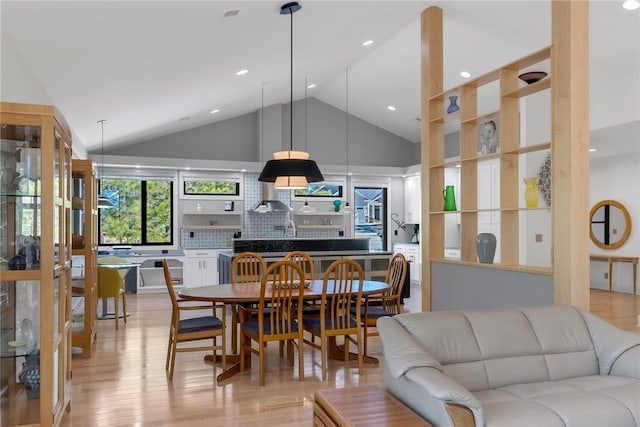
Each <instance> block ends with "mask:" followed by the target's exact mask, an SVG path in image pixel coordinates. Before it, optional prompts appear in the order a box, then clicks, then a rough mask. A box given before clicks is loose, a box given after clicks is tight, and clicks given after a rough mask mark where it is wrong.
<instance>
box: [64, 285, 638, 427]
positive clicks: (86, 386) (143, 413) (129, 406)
mask: <svg viewBox="0 0 640 427" xmlns="http://www.w3.org/2000/svg"><path fill="white" fill-rule="evenodd" d="M591 305H592V312H593V313H594V314H596V315H598V316H600V317H602V318H604V319H606V320H609V321H610V322H611V323H613V324H614V325H616V326H619V327H621V328H623V329H627V330H631V331H636V332H640V328H637V327H636V326H635V325H636V321H637V316H638V315H639V314H640V296H633V295H629V294H620V293H615V292H612V293H609V292H605V291H596V290H594V291H592V293H591ZM127 308H128V310H129V312H130V314H131V316H130V317H129V319H128V323H127V325H126V326H123V325H122V324H121V327H120V330H119V331H116V330H115V328H114V324H113V320H100V321H98V340H97V342H96V344H95V352H94V356H93V357H92V358H90V359H86V358H84V357H82V356H77V357H74V358H73V386H72V392H73V395H72V405H71V412H70V413H69V414H67V416H66V417H65V419H64V420H63V424H62V425H63V426H65V427H68V426H74V427H80V426H87V427H97V426H99V427H102V426H123V427H124V426H128V427H129V426H136V427H155V426H176V427H180V426H188V427H198V426H208V427H209V426H237V425H240V426H241V425H247V426H249V425H255V426H257V425H260V426H282V425H292V426H295V425H300V426H310V425H311V424H312V412H313V393H314V391H315V390H318V389H322V388H336V387H348V386H357V385H364V384H382V382H383V375H382V368H381V367H379V366H377V365H366V366H365V373H364V375H362V376H359V375H358V369H357V363H355V362H350V363H347V364H345V363H344V362H337V361H330V363H329V371H328V381H327V382H326V383H323V382H322V381H321V379H320V378H321V369H320V365H319V363H320V353H319V351H316V350H313V349H311V348H309V347H307V346H305V348H304V351H305V381H304V382H300V381H298V380H297V366H296V367H294V369H291V368H289V367H288V366H287V363H286V358H280V357H279V356H278V346H277V344H275V343H272V344H271V345H270V346H269V353H268V356H267V361H268V368H267V385H266V386H265V387H260V386H259V382H258V362H257V358H255V357H254V359H253V361H254V363H253V369H252V371H251V372H246V373H242V374H239V375H237V376H235V377H233V378H232V379H231V380H229V381H227V382H226V383H224V384H223V385H217V384H216V383H215V380H214V372H212V371H213V370H214V369H215V374H216V375H217V373H219V372H220V368H219V367H215V368H214V367H212V366H210V365H206V364H204V363H203V361H202V356H203V354H204V353H196V352H194V353H181V354H178V356H177V361H176V371H175V374H174V380H173V382H168V381H167V380H166V377H165V371H164V364H165V356H166V349H167V340H168V324H169V320H170V319H169V317H170V313H171V310H170V303H169V298H168V297H167V296H166V295H141V296H135V295H128V296H127ZM229 335H230V334H229ZM369 350H370V351H369V352H370V354H371V355H373V356H376V357H381V356H382V347H381V344H380V341H379V339H378V338H377V337H375V338H372V339H371V341H370V345H369ZM296 360H297V358H296Z"/></svg>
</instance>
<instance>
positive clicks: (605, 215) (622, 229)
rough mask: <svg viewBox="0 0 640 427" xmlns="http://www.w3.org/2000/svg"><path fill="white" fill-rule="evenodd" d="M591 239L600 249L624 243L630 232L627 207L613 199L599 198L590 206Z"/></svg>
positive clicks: (615, 246) (611, 247) (614, 247)
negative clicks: (599, 199)
mask: <svg viewBox="0 0 640 427" xmlns="http://www.w3.org/2000/svg"><path fill="white" fill-rule="evenodd" d="M590 216H591V241H592V242H593V243H595V245H596V246H598V247H599V248H602V249H616V248H619V247H620V246H622V245H624V243H625V242H626V241H627V239H628V238H629V234H630V233H631V217H630V216H629V212H628V211H627V208H625V207H624V205H623V204H622V203H620V202H616V201H615V200H601V201H599V202H598V203H596V204H595V205H594V206H593V207H592V208H591V214H590Z"/></svg>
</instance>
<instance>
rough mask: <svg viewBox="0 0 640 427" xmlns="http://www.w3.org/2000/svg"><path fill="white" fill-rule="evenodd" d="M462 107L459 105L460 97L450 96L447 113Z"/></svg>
mask: <svg viewBox="0 0 640 427" xmlns="http://www.w3.org/2000/svg"><path fill="white" fill-rule="evenodd" d="M459 109H460V107H459V106H458V97H457V96H456V95H454V96H450V97H449V107H447V114H451V113H453V112H455V111H458V110H459Z"/></svg>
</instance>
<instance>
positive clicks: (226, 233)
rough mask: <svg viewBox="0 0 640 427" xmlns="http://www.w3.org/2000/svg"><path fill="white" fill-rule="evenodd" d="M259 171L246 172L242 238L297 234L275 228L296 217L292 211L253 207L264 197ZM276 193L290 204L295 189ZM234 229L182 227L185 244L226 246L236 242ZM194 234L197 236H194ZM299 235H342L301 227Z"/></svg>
mask: <svg viewBox="0 0 640 427" xmlns="http://www.w3.org/2000/svg"><path fill="white" fill-rule="evenodd" d="M258 176H259V174H257V173H246V174H244V207H245V211H244V214H243V217H244V218H243V223H244V226H243V227H242V238H267V239H269V238H274V239H282V238H287V237H289V238H290V237H292V236H293V230H292V229H290V228H289V229H287V230H286V231H285V230H274V226H276V225H282V226H287V225H288V224H289V219H291V218H292V216H291V214H290V213H289V212H269V213H257V212H253V208H255V207H256V206H257V204H258V203H259V202H260V201H261V200H262V183H261V182H260V181H258ZM276 197H277V198H278V199H279V200H280V201H282V202H283V203H285V204H286V205H290V203H291V190H276ZM233 233H234V230H181V232H180V242H181V244H182V247H183V248H186V249H189V248H226V247H231V246H233V244H232V241H233ZM191 235H193V237H191ZM298 237H305V238H313V237H318V238H327V237H338V231H337V230H321V229H317V230H316V229H300V230H298Z"/></svg>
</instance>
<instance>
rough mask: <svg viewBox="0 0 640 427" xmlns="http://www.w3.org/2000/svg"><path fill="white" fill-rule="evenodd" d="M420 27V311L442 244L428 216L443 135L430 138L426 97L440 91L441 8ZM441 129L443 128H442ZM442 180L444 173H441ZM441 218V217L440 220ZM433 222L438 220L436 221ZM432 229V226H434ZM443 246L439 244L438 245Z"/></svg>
mask: <svg viewBox="0 0 640 427" xmlns="http://www.w3.org/2000/svg"><path fill="white" fill-rule="evenodd" d="M420 25H421V54H420V57H421V85H422V92H421V107H422V108H421V110H422V115H421V127H420V129H421V140H422V141H421V146H420V151H421V165H422V166H421V171H422V173H421V180H422V183H421V188H422V224H423V226H422V227H421V236H420V237H421V238H420V241H421V242H423V243H422V311H431V261H430V258H431V256H432V255H431V250H430V247H431V246H432V244H434V245H435V244H439V242H442V243H444V236H443V232H444V231H443V230H442V227H439V228H440V229H438V230H435V229H434V230H432V227H433V225H434V224H433V221H432V216H431V215H430V214H429V213H430V211H431V208H430V205H431V202H430V197H431V195H430V191H431V186H430V184H431V170H430V168H429V165H430V164H431V160H430V159H431V149H432V145H434V146H440V145H442V144H443V142H442V141H435V140H434V141H432V139H436V138H442V139H444V132H443V129H442V130H441V132H440V133H442V135H433V134H432V133H431V131H430V126H429V119H430V117H431V111H430V109H431V107H432V106H431V103H430V102H429V98H431V97H432V96H434V95H437V94H439V93H442V91H443V84H444V83H443V65H442V64H443V47H442V43H443V30H442V28H443V24H442V9H440V8H439V7H435V6H434V7H430V8H428V9H426V10H425V11H424V12H422V15H421V16H420ZM443 127H444V125H443ZM442 174H443V177H442V179H444V171H442ZM440 219H442V218H440ZM435 222H436V223H437V222H438V221H435ZM434 228H435V227H434ZM439 246H440V247H442V244H439Z"/></svg>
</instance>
